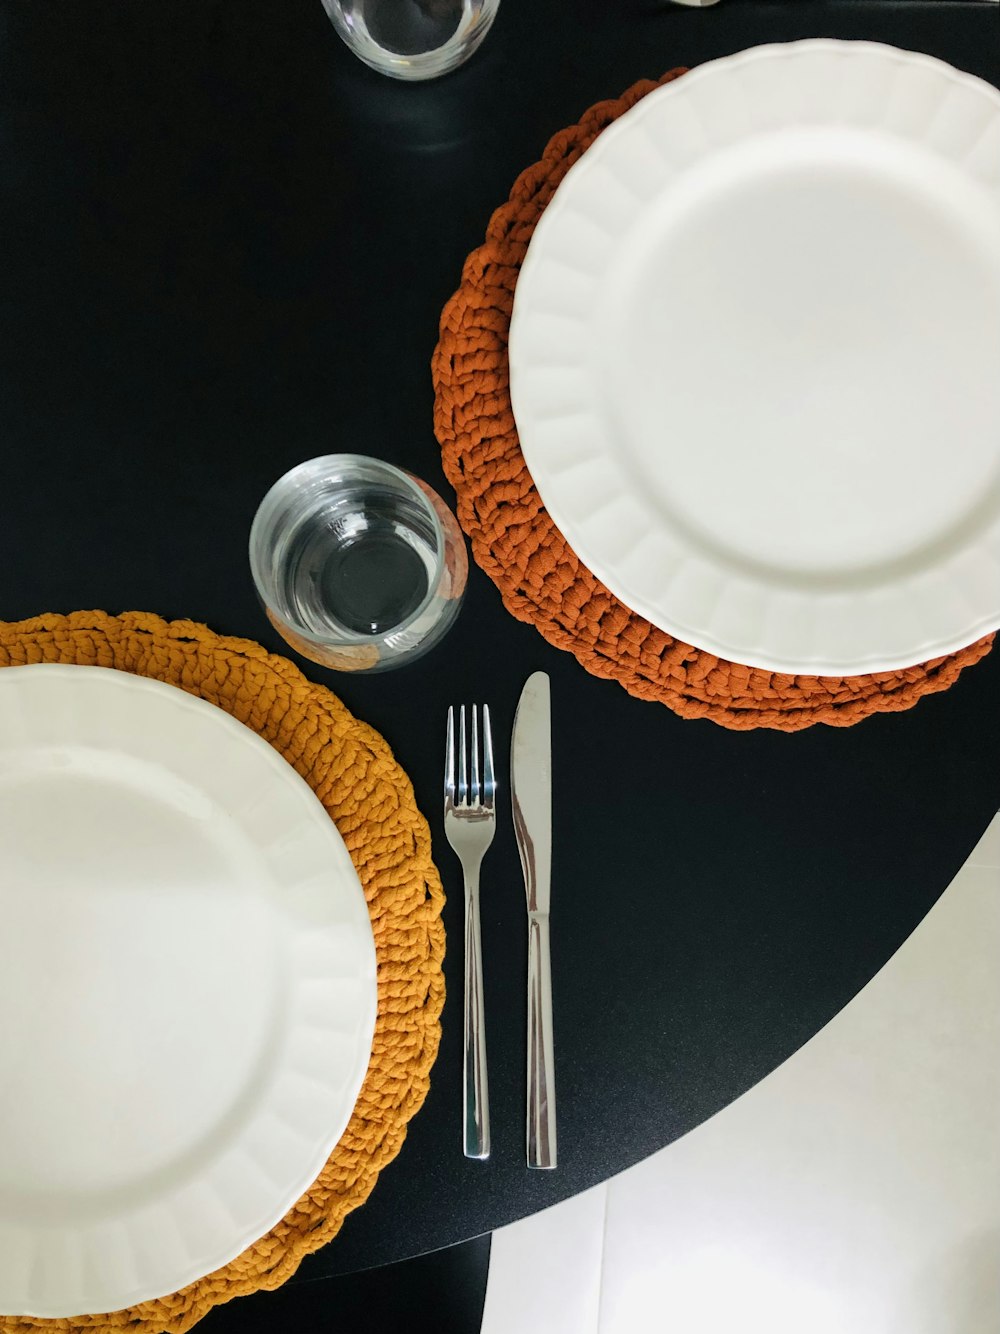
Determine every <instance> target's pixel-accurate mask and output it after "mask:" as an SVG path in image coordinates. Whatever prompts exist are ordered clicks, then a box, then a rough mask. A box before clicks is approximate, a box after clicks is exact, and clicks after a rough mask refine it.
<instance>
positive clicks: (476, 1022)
mask: <svg viewBox="0 0 1000 1334" xmlns="http://www.w3.org/2000/svg"><path fill="white" fill-rule="evenodd" d="M462 1094H463V1097H462V1141H463V1145H464V1149H465V1156H466V1158H488V1157H489V1156H490V1089H489V1081H488V1079H487V1076H486V1024H485V1019H484V1005H483V951H482V946H481V944H480V939H479V871H478V869H477V870H476V871H475V872H474V873H473V874H469V872H466V876H465V1065H464V1070H463V1078H462Z"/></svg>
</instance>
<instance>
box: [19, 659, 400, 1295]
mask: <svg viewBox="0 0 1000 1334" xmlns="http://www.w3.org/2000/svg"><path fill="white" fill-rule="evenodd" d="M0 914H2V915H0V921H2V930H0V1014H2V1016H3V1022H2V1024H0V1311H2V1312H4V1313H6V1314H19V1315H20V1314H30V1315H35V1316H65V1315H82V1314H85V1313H92V1312H104V1311H112V1310H117V1309H119V1308H121V1307H124V1306H130V1305H132V1304H133V1303H135V1302H138V1301H141V1300H144V1299H146V1298H152V1297H159V1296H163V1295H166V1294H168V1293H171V1292H174V1291H176V1290H177V1289H178V1288H180V1287H182V1286H184V1284H186V1283H189V1282H192V1281H193V1280H194V1279H197V1278H200V1277H201V1276H203V1275H204V1274H207V1273H209V1272H211V1271H212V1270H214V1269H216V1268H218V1267H219V1266H220V1265H223V1264H225V1263H227V1262H228V1261H229V1260H231V1259H233V1258H234V1257H235V1256H236V1255H238V1254H239V1253H240V1251H242V1250H243V1249H244V1248H245V1247H246V1246H247V1245H249V1244H250V1243H251V1242H253V1241H255V1240H256V1239H257V1238H259V1237H261V1236H262V1235H263V1234H264V1233H265V1232H267V1231H268V1230H269V1229H270V1228H271V1227H272V1226H273V1225H274V1224H275V1223H276V1222H277V1221H278V1220H279V1219H280V1218H281V1217H282V1215H283V1214H284V1213H285V1212H286V1211H287V1209H288V1208H289V1207H290V1206H291V1205H292V1204H293V1203H294V1202H295V1200H296V1199H297V1198H298V1197H299V1195H301V1194H302V1192H303V1191H304V1190H305V1189H306V1188H307V1187H308V1186H309V1185H310V1184H311V1183H312V1181H313V1180H314V1179H315V1177H316V1176H317V1174H318V1173H319V1170H320V1168H321V1167H322V1166H323V1164H324V1162H325V1161H326V1158H327V1156H328V1155H329V1153H330V1151H331V1149H332V1148H333V1147H334V1145H335V1144H336V1142H337V1140H338V1139H339V1138H340V1136H341V1134H342V1133H343V1130H344V1128H345V1126H346V1124H347V1122H348V1119H349V1118H350V1115H351V1111H352V1109H353V1107H354V1102H355V1099H356V1097H357V1094H358V1090H359V1088H360V1086H361V1082H362V1079H363V1078H364V1074H365V1071H366V1069H367V1066H368V1060H369V1055H370V1051H371V1041H372V1033H373V1030H374V1023H375V1014H376V1008H377V996H376V983H375V949H374V942H373V938H372V931H371V925H370V922H369V917H368V911H367V908H366V905H365V899H364V894H363V892H362V889H361V885H360V883H359V881H358V877H357V874H356V872H355V870H354V867H353V865H352V863H351V859H350V857H349V855H348V852H347V849H346V848H345V846H344V843H343V840H342V839H341V837H340V835H339V834H338V832H337V830H336V827H335V826H334V824H333V822H332V821H331V819H330V818H329V816H328V815H327V813H326V811H325V810H324V809H323V807H322V806H321V805H320V803H319V801H318V800H317V798H316V797H315V795H314V794H313V792H312V791H311V789H310V788H309V786H308V785H307V784H306V783H305V782H304V781H303V780H302V779H301V778H300V777H299V776H298V774H297V773H296V772H295V771H294V770H293V769H292V768H291V766H290V765H289V764H288V763H286V761H285V760H284V759H282V757H281V756H280V755H279V754H278V753H277V752H276V751H274V750H273V749H272V748H271V747H270V746H269V745H268V744H267V742H266V741H264V740H263V739H262V738H261V737H259V736H257V734H256V733H254V732H252V731H250V730H249V729H248V728H246V727H244V726H243V725H242V724H240V723H239V722H237V721H236V720H235V719H234V718H231V717H230V716H229V715H228V714H227V713H224V712H223V711H222V710H221V709H218V708H215V707H214V706H212V705H211V704H208V703H206V702H205V701H204V700H201V699H197V698H194V697H192V696H190V695H188V694H185V693H184V692H183V691H181V690H178V689H176V688H175V687H173V686H169V685H163V684H161V683H160V682H158V681H152V680H148V679H146V678H143V677H137V676H130V675H127V674H124V673H121V672H116V671H108V670H104V669H101V668H88V667H73V666H31V667H13V668H6V669H4V670H3V671H0Z"/></svg>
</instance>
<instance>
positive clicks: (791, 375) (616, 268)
mask: <svg viewBox="0 0 1000 1334" xmlns="http://www.w3.org/2000/svg"><path fill="white" fill-rule="evenodd" d="M509 352H510V372H511V398H512V402H513V407H514V415H515V419H516V422H517V429H518V433H519V436H520V441H521V445H522V448H523V451H524V456H525V459H526V461H527V464H528V468H529V470H530V471H531V474H532V477H533V478H534V481H535V483H536V485H537V487H538V490H539V493H540V495H541V497H542V499H543V501H544V503H545V505H546V507H547V509H548V510H549V512H550V513H551V515H552V518H553V520H554V521H555V523H556V524H557V525H558V527H559V528H560V529H561V530H562V532H563V534H564V535H565V537H566V538H567V540H568V541H569V542H570V544H571V545H572V547H573V548H574V550H575V551H576V552H577V554H578V555H579V556H580V558H581V559H582V560H583V561H584V562H585V563H586V564H587V565H588V566H589V568H590V569H591V570H592V571H593V572H594V574H596V575H597V576H598V577H599V578H600V579H601V580H603V582H604V583H605V584H607V586H608V587H609V588H610V589H611V591H612V592H613V593H614V594H615V595H616V596H617V597H619V598H620V599H621V600H622V601H623V602H625V603H626V604H627V605H628V606H629V607H631V608H632V609H633V610H634V611H636V612H638V613H639V614H641V615H642V616H645V617H648V619H649V620H650V621H652V622H653V623H654V624H655V625H657V626H659V627H660V628H661V629H663V630H665V631H668V632H669V633H671V634H673V635H675V636H677V637H679V638H680V639H683V640H685V641H687V642H689V643H693V644H695V645H697V646H699V647H700V648H703V649H707V650H709V651H711V652H714V653H717V654H719V655H720V656H722V657H725V658H730V659H734V660H736V661H739V662H743V663H748V664H751V665H754V666H760V667H764V668H768V669H771V670H775V671H788V672H810V673H821V674H831V675H841V674H852V673H863V672H871V671H876V670H888V669H892V668H897V667H903V666H907V665H910V664H913V663H915V662H919V661H922V660H925V659H927V658H929V657H933V656H935V655H937V654H943V653H947V652H950V651H953V650H955V649H958V648H960V647H962V646H963V645H965V644H968V643H970V642H971V641H973V640H974V639H976V638H978V637H979V636H980V635H982V634H984V633H986V632H987V631H989V630H992V629H995V628H996V627H997V626H998V625H1000V374H998V369H997V368H998V367H1000V93H998V92H997V90H996V89H994V88H991V87H990V86H989V85H988V84H985V83H983V82H981V81H980V80H978V79H974V78H972V77H970V76H968V75H965V74H961V73H959V72H958V71H957V70H954V69H952V68H951V67H950V66H948V65H945V64H943V63H942V62H940V61H938V60H932V59H930V58H928V57H925V56H920V55H913V54H910V53H907V52H903V51H897V50H895V49H893V48H891V47H886V46H878V45H872V44H869V43H860V42H834V41H809V42H799V43H792V44H789V45H786V46H769V47H758V48H755V49H753V50H750V51H746V52H744V53H742V54H741V55H738V56H734V57H730V58H728V59H725V60H719V61H716V62H714V63H712V64H709V65H705V66H703V67H701V68H700V69H697V70H695V71H694V72H693V73H690V74H686V75H685V76H684V77H683V78H681V79H678V80H676V81H675V82H672V83H670V84H668V85H666V86H664V87H663V88H661V89H658V90H657V91H655V92H653V93H651V94H649V95H648V96H647V97H645V98H643V99H642V100H641V101H640V102H639V103H638V104H637V106H636V107H634V108H633V109H632V110H631V111H630V112H628V113H627V114H626V115H624V116H622V117H621V118H620V119H619V120H618V121H616V122H615V123H614V124H613V125H612V126H611V127H610V128H609V129H607V130H606V131H605V132H604V133H603V134H602V135H601V136H600V138H599V139H598V140H597V141H596V143H595V144H594V145H593V147H592V148H591V149H590V150H589V151H588V152H587V153H585V154H584V155H583V157H582V158H581V160H580V161H579V162H578V163H577V164H576V165H575V166H574V167H573V168H572V170H571V171H570V173H569V174H568V175H567V177H566V179H565V180H564V181H563V183H562V184H561V185H560V187H559V189H558V190H557V192H556V194H555V196H554V198H553V200H552V202H551V203H550V204H549V206H548V208H547V209H546V211H545V213H544V215H543V216H542V218H541V220H540V222H539V225H538V227H537V228H536V230H535V233H534V235H533V237H532V240H531V244H530V246H529V249H528V254H527V257H526V259H525V262H524V265H523V268H522V271H521V273H520V276H519V279H518V284H517V288H516V293H515V302H514V314H513V320H512V325H511V331H510V348H509Z"/></svg>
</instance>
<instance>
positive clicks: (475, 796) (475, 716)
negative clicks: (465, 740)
mask: <svg viewBox="0 0 1000 1334" xmlns="http://www.w3.org/2000/svg"><path fill="white" fill-rule="evenodd" d="M469 800H470V801H471V802H472V804H473V806H478V805H479V709H478V707H477V706H476V705H475V704H473V705H472V790H471V792H470V793H469Z"/></svg>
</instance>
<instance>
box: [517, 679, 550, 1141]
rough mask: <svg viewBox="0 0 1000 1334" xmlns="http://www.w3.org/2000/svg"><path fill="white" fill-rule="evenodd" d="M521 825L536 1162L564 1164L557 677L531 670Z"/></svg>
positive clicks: (522, 747)
mask: <svg viewBox="0 0 1000 1334" xmlns="http://www.w3.org/2000/svg"><path fill="white" fill-rule="evenodd" d="M510 793H511V804H512V806H513V810H514V832H515V834H516V835H517V846H518V850H519V852H520V854H521V869H522V870H523V872H524V889H525V893H526V895H527V899H528V1134H527V1154H528V1166H529V1167H555V1165H556V1085H555V1061H554V1058H553V1052H552V973H551V967H550V962H549V888H550V872H551V866H552V724H551V709H550V702H549V678H548V677H547V676H546V674H545V673H544V672H535V673H534V675H533V676H529V677H528V680H527V683H526V684H525V687H524V690H523V691H522V692H521V699H520V702H519V703H518V706H517V714H516V716H515V718H514V737H513V741H512V742H511V756H510Z"/></svg>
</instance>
